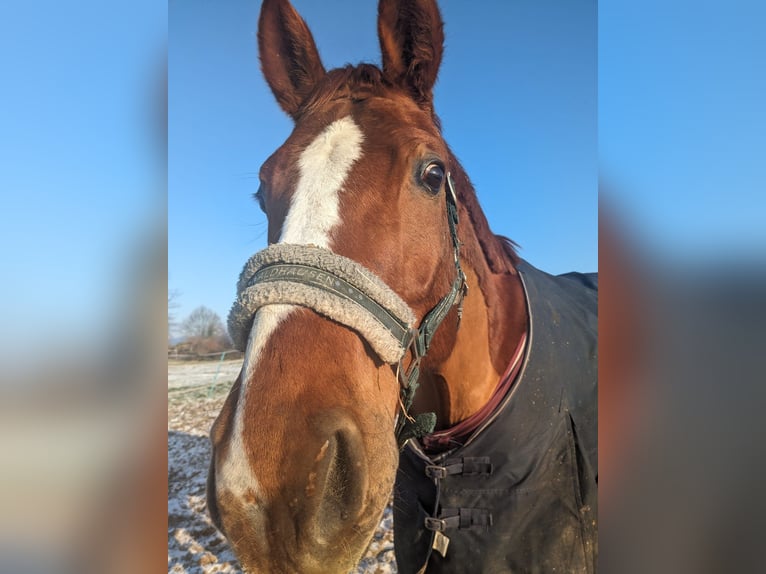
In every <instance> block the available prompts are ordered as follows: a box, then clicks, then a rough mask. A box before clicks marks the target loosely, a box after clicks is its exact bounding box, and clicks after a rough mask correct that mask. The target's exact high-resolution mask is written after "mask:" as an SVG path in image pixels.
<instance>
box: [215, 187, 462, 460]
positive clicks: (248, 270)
mask: <svg viewBox="0 0 766 574" xmlns="http://www.w3.org/2000/svg"><path fill="white" fill-rule="evenodd" d="M446 179H447V185H446V187H447V189H446V193H445V196H446V201H447V223H448V225H449V231H450V237H451V239H452V246H453V250H454V262H455V270H456V274H457V276H456V278H455V280H454V281H453V283H452V287H451V289H450V291H449V293H447V294H446V295H445V296H444V297H442V299H441V300H440V301H439V302H438V303H437V304H436V306H434V308H433V309H431V310H430V311H429V312H428V313H427V314H426V315H425V317H424V318H423V321H421V323H420V326H419V327H414V326H413V325H414V323H415V314H414V313H413V312H412V310H411V309H410V308H409V306H408V305H407V304H406V303H405V302H404V301H403V300H402V299H401V298H400V297H399V296H398V295H397V294H396V293H395V292H394V291H393V290H392V289H391V288H390V287H389V286H388V285H386V284H385V283H384V282H383V281H382V280H381V279H380V278H378V277H377V276H376V275H375V274H374V273H372V271H370V270H369V269H367V268H365V267H364V266H362V265H360V264H359V263H357V262H356V261H353V260H351V259H348V258H346V257H343V256H341V255H337V254H336V253H333V252H331V251H329V250H327V249H323V248H321V247H317V246H312V245H291V244H284V243H276V244H274V245H271V246H269V247H267V248H266V249H264V250H262V251H259V252H258V253H256V254H255V255H253V257H251V258H250V260H249V261H248V262H247V264H246V265H245V268H244V269H243V271H242V274H241V275H240V279H239V282H238V284H237V300H236V301H235V302H234V305H233V306H232V309H231V311H230V313H229V319H228V323H229V332H230V334H231V336H232V339H233V340H234V343H235V345H236V347H237V348H238V349H240V350H243V351H244V350H245V348H246V346H247V341H248V338H249V335H250V330H251V328H252V324H253V319H254V317H255V313H256V311H257V310H258V309H259V308H261V307H263V306H266V305H274V304H293V305H301V306H304V307H308V308H310V309H313V310H314V311H316V312H317V313H320V314H321V315H324V316H326V317H329V318H331V319H333V320H335V321H337V322H339V323H342V324H344V325H346V326H348V327H350V328H352V329H354V330H356V331H357V332H358V333H359V334H360V335H362V336H363V337H364V338H365V340H366V341H367V342H368V343H369V344H370V346H371V347H372V348H373V350H374V351H375V352H376V353H377V354H378V356H379V357H380V358H381V360H382V361H383V362H385V363H388V364H391V365H396V366H397V367H396V372H397V378H398V380H399V385H400V397H399V398H400V406H401V413H400V414H399V416H398V417H397V422H396V428H395V433H396V438H397V442H398V444H399V446H400V447H401V446H403V445H404V443H405V442H406V441H407V440H408V439H409V438H412V437H420V436H423V435H425V434H428V433H431V432H433V429H434V427H435V425H436V415H435V414H434V413H423V414H420V415H417V416H416V417H412V416H411V415H410V414H409V409H410V407H411V406H412V402H413V400H414V398H415V391H416V390H417V388H418V385H419V378H420V362H421V360H422V358H423V357H424V356H425V355H426V353H427V352H428V349H429V347H430V345H431V340H432V339H433V336H434V334H435V333H436V330H437V329H438V327H439V325H440V324H441V323H442V322H443V321H444V319H445V317H446V316H447V314H448V313H449V311H450V309H452V307H454V306H455V305H459V308H458V321H459V320H460V317H461V315H462V301H463V297H464V296H465V294H466V293H467V285H466V281H465V274H464V273H463V270H462V268H461V266H460V241H459V240H458V236H457V224H458V213H457V197H456V194H455V186H454V183H453V181H452V176H451V175H450V174H449V173H447V178H446ZM408 351H409V353H410V355H411V357H410V361H409V364H407V366H406V367H405V364H404V362H405V357H406V355H407V352H408Z"/></svg>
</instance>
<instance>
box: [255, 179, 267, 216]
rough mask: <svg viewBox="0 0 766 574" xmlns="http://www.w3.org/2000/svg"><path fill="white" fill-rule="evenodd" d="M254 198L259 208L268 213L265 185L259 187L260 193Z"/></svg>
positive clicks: (257, 192)
mask: <svg viewBox="0 0 766 574" xmlns="http://www.w3.org/2000/svg"><path fill="white" fill-rule="evenodd" d="M253 197H254V198H255V200H256V201H257V202H258V207H260V208H261V211H262V212H263V213H266V201H264V199H263V184H261V185H260V186H259V187H258V191H256V192H255V193H254V194H253Z"/></svg>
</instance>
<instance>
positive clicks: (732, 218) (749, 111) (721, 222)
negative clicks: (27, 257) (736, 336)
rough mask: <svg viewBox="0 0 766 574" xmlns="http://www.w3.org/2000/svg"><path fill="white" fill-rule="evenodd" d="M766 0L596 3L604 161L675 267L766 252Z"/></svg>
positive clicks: (618, 202) (619, 199) (607, 174)
mask: <svg viewBox="0 0 766 574" xmlns="http://www.w3.org/2000/svg"><path fill="white" fill-rule="evenodd" d="M764 22H766V3H764V2H756V1H752V0H738V1H736V2H709V1H703V2H699V1H697V0H694V1H692V0H681V1H675V2H665V1H661V0H648V1H646V2H641V3H629V2H602V3H601V4H600V5H599V61H598V64H599V92H598V97H599V100H598V108H599V159H600V162H601V165H600V170H601V174H602V177H603V178H604V181H605V182H607V183H608V185H609V186H610V188H611V193H610V197H611V198H612V200H613V202H614V204H615V206H616V207H617V208H618V212H619V214H620V216H621V222H622V224H623V225H625V226H626V227H627V228H629V229H630V232H631V233H632V234H633V235H635V242H637V243H639V244H640V245H641V246H642V247H644V248H645V249H646V250H647V251H648V252H649V254H650V256H651V257H662V258H666V259H667V260H668V261H669V262H672V264H673V265H679V264H687V263H695V264H699V263H700V262H705V261H708V260H711V259H715V260H721V261H731V260H732V259H736V258H740V257H741V258H743V259H747V260H751V259H752V258H753V257H757V258H759V259H760V261H761V262H763V258H764V256H765V255H766V186H765V185H764V181H766V105H764V102H766V73H765V72H764V70H766V67H765V66H764V63H765V62H766V34H765V33H764Z"/></svg>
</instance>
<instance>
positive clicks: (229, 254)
mask: <svg viewBox="0 0 766 574" xmlns="http://www.w3.org/2000/svg"><path fill="white" fill-rule="evenodd" d="M294 5H295V6H296V8H297V9H298V10H299V12H300V13H301V15H302V16H303V17H304V19H305V20H306V21H307V23H308V25H309V27H310V28H311V30H312V32H313V34H314V38H315V40H316V42H317V45H318V47H319V52H320V55H321V56H322V59H323V62H324V64H325V67H326V68H328V69H329V68H333V67H337V66H340V65H343V64H345V63H357V62H360V61H369V62H373V63H379V62H380V55H379V47H378V40H377V33H376V9H377V2H375V1H373V0H369V1H360V0H327V1H323V2H316V1H313V0H296V1H295V2H294ZM440 6H441V8H442V15H443V17H444V21H445V35H446V49H445V55H444V60H443V64H442V68H441V71H440V75H439V81H438V83H437V86H436V90H435V102H436V110H437V113H438V114H439V115H440V117H441V119H442V124H443V126H444V134H445V138H446V139H447V141H448V142H449V143H450V145H451V146H452V148H453V150H454V151H455V153H456V154H457V155H458V158H459V159H460V160H461V162H462V163H463V165H464V167H465V168H466V170H467V171H468V173H469V175H470V176H471V178H472V180H473V182H474V184H475V187H476V189H477V191H478V194H479V198H480V200H481V202H482V205H483V207H484V210H485V212H486V214H487V216H488V218H489V221H490V224H491V225H492V228H493V230H494V231H495V232H496V233H500V234H503V235H507V236H509V237H511V238H512V239H514V240H516V241H517V242H518V243H520V244H521V246H522V251H521V254H522V256H523V257H525V258H526V259H527V260H529V261H530V262H532V263H533V264H535V265H536V266H538V267H540V268H542V269H544V270H546V271H549V272H553V273H562V272H566V271H570V270H582V271H594V270H596V269H597V169H598V159H597V131H596V130H597V126H596V114H597V107H596V106H597V101H596V88H597V74H596V64H597V62H596V49H597V45H596V41H597V37H596V36H597V31H596V5H595V2H558V1H555V2H554V1H547V0H546V1H535V2H509V1H505V0H495V1H492V2H479V3H473V2H463V1H459V0H445V1H442V2H440ZM259 7H260V3H259V2H253V1H242V0H236V1H234V0H233V1H228V2H208V1H204V0H185V1H183V2H180V1H171V2H170V4H169V13H168V19H169V110H170V117H169V136H170V142H169V156H168V212H169V215H168V225H169V228H168V282H169V288H170V289H177V290H178V291H180V299H179V303H180V305H181V306H180V307H179V308H178V309H177V311H176V312H177V315H178V317H179V318H183V317H184V316H186V315H187V314H188V313H189V312H190V311H191V310H192V309H193V308H194V307H196V306H198V305H206V306H208V307H211V308H212V309H213V310H215V311H216V312H217V313H219V314H220V315H221V317H222V318H224V319H225V317H226V314H227V313H228V309H229V306H230V305H231V302H232V301H233V299H234V295H235V292H234V289H235V283H236V278H237V276H238V274H239V271H240V270H241V267H242V265H243V264H244V262H245V260H246V259H247V258H248V257H249V256H250V255H252V253H254V252H255V251H258V250H259V249H262V248H263V247H265V242H266V238H265V232H266V224H265V218H264V216H263V215H262V214H261V212H260V211H259V209H258V207H257V205H256V203H255V202H254V201H253V200H252V199H251V195H252V193H253V192H255V191H256V189H257V187H258V180H257V173H258V170H259V168H260V165H261V163H262V162H263V161H264V160H265V159H266V158H267V157H268V156H269V155H270V154H271V153H272V152H273V151H274V150H275V149H276V148H277V147H278V146H279V145H281V143H282V142H283V141H284V140H285V138H286V137H287V136H288V135H289V133H290V130H291V125H292V124H291V121H290V120H289V119H288V118H287V116H286V115H285V114H284V113H282V111H281V110H280V109H279V108H278V106H277V104H276V102H275V101H274V99H273V96H272V94H271V92H270V91H269V89H268V87H267V85H266V83H265V81H264V80H263V78H262V76H261V74H260V70H259V65H258V60H257V48H256V38H255V34H256V24H257V18H258V12H259Z"/></svg>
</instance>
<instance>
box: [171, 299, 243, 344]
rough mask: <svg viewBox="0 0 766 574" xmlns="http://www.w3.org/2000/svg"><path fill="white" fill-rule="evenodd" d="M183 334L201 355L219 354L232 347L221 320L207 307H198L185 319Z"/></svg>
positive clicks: (182, 324) (182, 326)
mask: <svg viewBox="0 0 766 574" xmlns="http://www.w3.org/2000/svg"><path fill="white" fill-rule="evenodd" d="M181 332H182V333H183V334H184V335H185V336H186V337H187V340H188V341H189V342H190V343H191V344H192V348H193V349H194V351H195V352H196V353H198V354H200V355H202V354H207V353H217V352H220V351H224V350H226V349H230V348H231V346H232V343H231V339H230V338H229V335H228V333H227V332H226V329H225V328H224V326H223V322H222V321H221V318H220V317H219V316H218V314H217V313H216V312H215V311H213V310H211V309H208V308H207V307H205V306H201V307H197V308H196V309H194V311H192V312H191V313H190V314H189V316H188V317H187V318H186V319H184V321H183V323H181Z"/></svg>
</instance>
